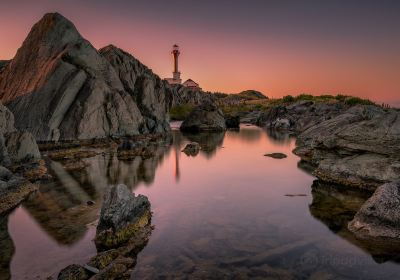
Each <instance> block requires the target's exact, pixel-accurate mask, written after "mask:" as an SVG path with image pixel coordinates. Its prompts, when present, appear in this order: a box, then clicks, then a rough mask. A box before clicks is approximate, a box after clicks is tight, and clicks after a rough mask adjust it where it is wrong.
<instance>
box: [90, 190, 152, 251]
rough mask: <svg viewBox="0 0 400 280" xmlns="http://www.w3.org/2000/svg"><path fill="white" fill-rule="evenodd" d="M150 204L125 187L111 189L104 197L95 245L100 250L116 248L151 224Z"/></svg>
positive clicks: (141, 196)
mask: <svg viewBox="0 0 400 280" xmlns="http://www.w3.org/2000/svg"><path fill="white" fill-rule="evenodd" d="M150 221H151V212H150V202H149V201H148V199H147V197H145V196H143V195H138V196H135V195H134V194H132V193H131V192H130V191H129V190H128V188H127V187H126V186H125V185H117V186H113V187H111V188H110V189H109V190H108V191H107V193H106V194H105V196H104V202H103V206H102V208H101V213H100V220H99V224H98V225H97V231H96V238H95V243H96V246H97V247H98V248H99V249H101V250H102V249H104V248H106V249H107V248H115V247H116V246H119V245H121V244H123V243H125V242H127V241H128V240H129V239H130V238H131V237H132V236H133V235H134V234H135V232H136V231H137V230H138V229H140V228H142V227H145V226H146V225H148V224H150Z"/></svg>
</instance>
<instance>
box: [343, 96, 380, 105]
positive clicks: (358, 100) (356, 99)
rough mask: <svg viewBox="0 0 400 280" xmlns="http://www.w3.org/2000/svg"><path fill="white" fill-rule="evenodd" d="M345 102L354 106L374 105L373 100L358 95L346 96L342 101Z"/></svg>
mask: <svg viewBox="0 0 400 280" xmlns="http://www.w3.org/2000/svg"><path fill="white" fill-rule="evenodd" d="M344 103H345V104H347V105H350V106H354V105H359V104H360V105H376V104H375V103H374V102H372V101H371V100H369V99H362V98H359V97H348V98H346V99H345V101H344Z"/></svg>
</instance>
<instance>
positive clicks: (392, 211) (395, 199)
mask: <svg viewBox="0 0 400 280" xmlns="http://www.w3.org/2000/svg"><path fill="white" fill-rule="evenodd" d="M399 209H400V181H396V182H392V183H387V184H384V185H382V186H380V187H378V188H377V189H376V191H375V193H374V194H373V195H372V196H371V197H370V198H369V199H368V200H367V201H366V202H365V203H364V204H363V206H362V207H361V208H360V210H359V211H358V212H357V214H356V215H355V216H354V219H353V220H352V221H351V222H350V223H349V224H348V228H349V230H350V231H352V232H353V233H354V234H355V235H356V236H357V237H360V238H363V239H368V238H396V239H398V238H400V211H399Z"/></svg>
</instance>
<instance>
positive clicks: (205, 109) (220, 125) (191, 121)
mask: <svg viewBox="0 0 400 280" xmlns="http://www.w3.org/2000/svg"><path fill="white" fill-rule="evenodd" d="M180 130H181V131H184V132H202V131H212V132H217V131H224V130H226V124H225V118H224V115H223V113H222V111H221V110H220V109H219V108H218V107H217V105H215V104H214V103H212V102H205V103H203V104H201V105H199V106H197V107H196V108H195V109H194V110H193V111H192V112H191V113H190V114H189V116H188V117H187V118H186V119H185V120H184V121H183V123H182V124H181V127H180Z"/></svg>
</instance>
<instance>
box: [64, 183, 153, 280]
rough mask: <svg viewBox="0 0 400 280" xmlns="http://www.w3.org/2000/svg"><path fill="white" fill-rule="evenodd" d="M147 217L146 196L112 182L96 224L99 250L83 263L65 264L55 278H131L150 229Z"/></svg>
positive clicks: (149, 213) (148, 215) (148, 213)
mask: <svg viewBox="0 0 400 280" xmlns="http://www.w3.org/2000/svg"><path fill="white" fill-rule="evenodd" d="M150 219H151V212H150V203H149V201H148V200H147V198H146V197H145V196H141V195H139V196H137V197H135V196H134V195H133V194H132V193H131V192H130V191H129V190H128V188H127V187H126V186H125V185H117V186H112V187H111V188H110V189H109V190H108V192H107V193H106V194H105V198H104V202H103V206H102V209H101V214H100V221H99V224H98V226H97V232H96V238H95V243H96V246H97V249H98V254H97V255H95V256H94V257H92V258H91V259H90V260H89V262H88V263H87V264H85V265H76V264H74V265H70V266H68V267H66V268H65V269H63V270H62V271H61V272H60V273H59V275H58V279H79V280H86V279H130V278H131V274H132V270H133V268H134V266H135V265H136V262H137V255H138V254H139V252H140V251H141V250H142V249H143V248H144V247H145V246H146V244H147V242H148V240H149V237H150V235H151V232H152V230H153V228H152V226H151V224H150ZM65 277H67V278H65ZM68 277H70V278H68Z"/></svg>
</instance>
